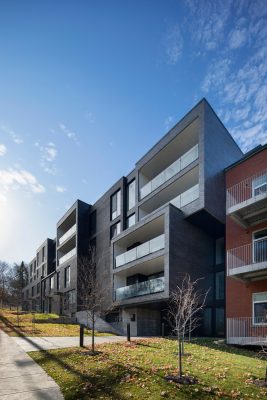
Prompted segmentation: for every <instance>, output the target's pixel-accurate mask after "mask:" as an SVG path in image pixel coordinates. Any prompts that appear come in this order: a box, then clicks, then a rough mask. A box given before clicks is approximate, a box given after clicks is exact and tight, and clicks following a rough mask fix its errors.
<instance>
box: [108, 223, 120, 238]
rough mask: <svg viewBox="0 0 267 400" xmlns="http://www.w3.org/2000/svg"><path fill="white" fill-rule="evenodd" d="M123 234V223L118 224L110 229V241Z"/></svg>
mask: <svg viewBox="0 0 267 400" xmlns="http://www.w3.org/2000/svg"><path fill="white" fill-rule="evenodd" d="M120 233H121V223H120V222H117V223H116V224H114V225H112V227H111V228H110V239H113V238H114V237H116V236H118V235H119V234H120Z"/></svg>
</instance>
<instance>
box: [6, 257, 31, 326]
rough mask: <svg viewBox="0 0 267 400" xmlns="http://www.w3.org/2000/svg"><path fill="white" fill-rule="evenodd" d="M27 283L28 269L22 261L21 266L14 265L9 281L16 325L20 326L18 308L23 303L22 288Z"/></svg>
mask: <svg viewBox="0 0 267 400" xmlns="http://www.w3.org/2000/svg"><path fill="white" fill-rule="evenodd" d="M27 282H28V268H27V267H26V266H25V264H24V262H23V261H22V262H21V264H14V267H13V271H12V277H11V281H10V287H11V296H12V298H13V301H14V303H15V305H16V308H17V325H18V326H19V325H20V320H19V308H20V307H21V305H22V302H23V288H24V287H25V286H26V285H27Z"/></svg>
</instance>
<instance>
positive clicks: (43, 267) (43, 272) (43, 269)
mask: <svg viewBox="0 0 267 400" xmlns="http://www.w3.org/2000/svg"><path fill="white" fill-rule="evenodd" d="M44 275H45V266H44V265H43V266H42V276H44Z"/></svg>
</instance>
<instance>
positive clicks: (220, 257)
mask: <svg viewBox="0 0 267 400" xmlns="http://www.w3.org/2000/svg"><path fill="white" fill-rule="evenodd" d="M224 260H225V249H224V238H220V239H217V240H216V265H218V264H223V263H224Z"/></svg>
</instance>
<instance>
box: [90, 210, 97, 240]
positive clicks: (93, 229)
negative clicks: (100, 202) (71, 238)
mask: <svg viewBox="0 0 267 400" xmlns="http://www.w3.org/2000/svg"><path fill="white" fill-rule="evenodd" d="M89 229H90V235H94V234H95V233H96V211H94V212H92V214H90V217H89Z"/></svg>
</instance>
